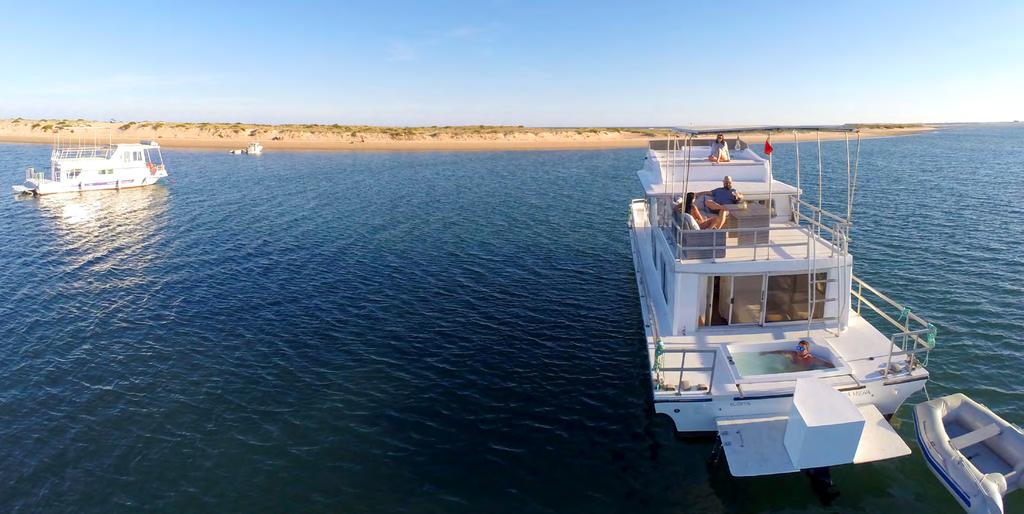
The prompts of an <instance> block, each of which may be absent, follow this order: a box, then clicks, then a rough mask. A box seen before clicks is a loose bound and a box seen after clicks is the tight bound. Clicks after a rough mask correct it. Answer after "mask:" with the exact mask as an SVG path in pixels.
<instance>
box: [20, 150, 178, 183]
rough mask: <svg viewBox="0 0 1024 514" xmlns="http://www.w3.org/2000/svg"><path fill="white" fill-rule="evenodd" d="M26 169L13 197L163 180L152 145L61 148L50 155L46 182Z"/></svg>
mask: <svg viewBox="0 0 1024 514" xmlns="http://www.w3.org/2000/svg"><path fill="white" fill-rule="evenodd" d="M46 175H47V174H46V173H44V172H42V171H37V170H35V169H34V168H28V170H27V171H26V173H25V182H24V183H23V184H18V185H14V186H12V189H13V190H14V192H15V193H17V194H35V195H47V194H54V193H72V192H80V191H93V190H101V189H126V188H130V187H142V186H149V185H153V184H155V183H157V181H158V180H160V179H161V178H164V177H166V176H167V169H166V168H165V167H164V163H163V156H162V155H161V153H160V145H159V144H157V143H156V142H154V141H141V142H139V143H128V144H125V143H119V144H111V143H107V144H99V143H96V142H93V144H81V143H79V144H62V142H61V140H60V139H59V138H58V139H57V140H56V141H55V142H54V145H53V151H52V152H51V153H50V172H49V178H47V176H46Z"/></svg>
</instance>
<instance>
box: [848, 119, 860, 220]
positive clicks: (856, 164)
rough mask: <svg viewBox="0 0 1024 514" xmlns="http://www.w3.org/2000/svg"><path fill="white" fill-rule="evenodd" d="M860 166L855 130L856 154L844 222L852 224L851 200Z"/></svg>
mask: <svg viewBox="0 0 1024 514" xmlns="http://www.w3.org/2000/svg"><path fill="white" fill-rule="evenodd" d="M859 164H860V130H857V153H856V155H855V157H854V159H853V181H852V183H851V187H850V201H849V202H848V203H847V206H848V207H847V210H846V222H847V223H853V199H854V197H855V196H856V194H857V169H858V167H859Z"/></svg>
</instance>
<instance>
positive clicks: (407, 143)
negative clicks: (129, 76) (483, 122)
mask: <svg viewBox="0 0 1024 514" xmlns="http://www.w3.org/2000/svg"><path fill="white" fill-rule="evenodd" d="M929 130H934V127H930V126H925V125H913V126H900V127H892V128H875V127H871V128H863V129H861V137H866V138H874V137H891V136H900V135H908V134H915V133H920V132H925V131H929ZM55 133H59V135H60V137H61V139H62V140H65V139H67V140H68V141H71V142H78V141H79V140H81V141H82V142H91V141H92V140H93V139H94V138H95V139H97V140H98V141H101V142H104V143H106V142H107V141H111V142H114V143H118V142H134V141H139V140H154V141H157V142H159V143H160V144H161V145H162V146H165V147H177V148H216V149H234V148H243V147H245V145H246V144H248V143H249V142H250V141H259V142H261V143H262V144H263V145H264V147H265V148H266V149H267V150H399V151H426V150H452V151H474V150H478V151H483V150H560V149H602V148H630V147H643V146H645V145H646V144H647V142H648V141H650V140H651V139H662V138H665V137H667V136H670V135H671V134H672V133H671V132H670V131H668V130H665V129H656V128H652V129H639V128H600V127H596V128H589V127H587V128H536V127H522V126H454V127H375V126H346V125H254V124H242V123H175V122H159V121H157V122H151V121H145V122H97V121H88V120H29V119H21V118H15V119H5V120H0V142H15V143H46V144H49V143H52V142H53V140H54V137H55ZM741 137H743V138H744V139H745V140H747V141H748V142H750V143H754V142H760V141H763V139H764V137H765V135H764V134H763V133H744V134H742V135H741ZM843 137H844V135H843V134H837V133H822V134H821V138H822V139H823V140H827V139H841V138H843ZM800 138H801V140H802V141H807V140H811V139H813V138H814V134H813V133H805V134H801V135H800ZM773 139H774V140H776V141H779V142H782V143H785V142H792V140H793V137H792V135H791V134H785V135H781V134H777V135H775V136H773Z"/></svg>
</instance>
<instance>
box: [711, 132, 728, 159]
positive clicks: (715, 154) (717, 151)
mask: <svg viewBox="0 0 1024 514" xmlns="http://www.w3.org/2000/svg"><path fill="white" fill-rule="evenodd" d="M708 160H709V161H711V162H729V161H731V160H732V158H730V157H729V144H728V143H726V142H725V134H719V135H718V136H716V137H715V142H714V143H712V144H711V154H710V155H708Z"/></svg>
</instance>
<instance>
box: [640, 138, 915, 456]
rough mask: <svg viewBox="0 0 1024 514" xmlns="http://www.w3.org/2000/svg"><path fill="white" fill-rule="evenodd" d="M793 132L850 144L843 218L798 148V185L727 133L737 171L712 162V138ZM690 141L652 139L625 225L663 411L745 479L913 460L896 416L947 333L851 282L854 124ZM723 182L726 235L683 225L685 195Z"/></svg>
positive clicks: (655, 390)
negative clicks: (734, 196)
mask: <svg viewBox="0 0 1024 514" xmlns="http://www.w3.org/2000/svg"><path fill="white" fill-rule="evenodd" d="M797 129H801V130H803V131H807V130H812V131H817V132H819V136H820V132H826V131H828V132H838V133H840V134H844V133H845V134H846V141H847V144H846V149H847V150H846V153H847V161H846V163H847V167H846V169H844V170H842V171H841V172H840V175H843V174H845V179H846V182H847V184H846V185H847V193H848V194H847V205H846V207H847V209H846V212H844V213H842V214H833V213H830V212H827V211H825V210H824V209H822V206H821V198H822V196H823V195H822V193H821V189H820V187H821V186H820V184H821V180H816V181H814V182H815V183H814V185H813V187H815V188H817V189H818V191H816V192H815V193H816V194H813V195H812V196H814V197H815V201H814V202H813V203H811V202H807V201H805V200H804V199H803V198H802V193H803V191H802V190H801V185H800V164H799V162H800V161H799V148H800V145H799V144H797V158H796V163H797V165H796V166H797V175H796V177H797V183H796V185H790V184H786V183H783V182H781V181H778V180H775V178H774V177H773V174H772V161H771V159H772V158H771V153H770V151H769V149H768V147H767V145H766V148H765V150H766V151H768V152H769V153H768V158H763V157H762V156H761V155H759V154H758V153H756V152H754V151H753V150H752V149H750V148H748V146H747V144H746V143H744V142H743V141H742V140H740V139H739V138H738V137H729V138H727V139H726V140H725V143H726V144H728V147H727V148H728V150H729V156H728V157H727V158H729V160H728V161H725V160H724V159H723V162H712V161H711V160H709V155H710V153H711V148H712V145H713V144H714V142H715V139H714V138H713V136H714V135H715V134H718V133H724V134H726V135H729V134H736V133H739V132H740V131H741V130H742V131H744V132H746V131H751V130H756V131H758V132H763V133H765V134H767V135H766V137H772V135H773V134H774V135H776V136H777V135H779V134H789V135H792V137H794V138H795V137H796V134H797V133H798V132H797ZM678 133H679V137H678V138H675V139H669V140H660V141H652V142H651V143H650V145H649V149H648V151H647V155H646V158H645V160H644V165H643V168H642V169H640V170H639V171H638V172H637V175H638V177H639V179H640V182H641V184H642V186H643V188H644V198H639V199H635V200H633V201H632V204H631V205H630V217H629V227H630V236H631V237H630V241H631V244H632V249H633V261H634V266H635V269H636V279H637V284H638V288H639V296H640V305H641V309H642V312H643V319H644V326H645V331H646V338H647V349H648V354H649V359H650V361H649V362H650V364H651V380H652V384H653V387H652V390H653V400H654V410H655V412H656V413H657V414H664V415H667V416H668V417H670V418H671V419H672V421H673V422H674V424H675V428H676V430H677V431H679V432H684V433H705V434H715V435H716V436H717V437H718V438H719V439H720V442H721V448H722V449H723V450H724V453H725V456H726V458H727V460H728V463H729V468H730V470H731V472H732V474H733V475H735V476H757V475H768V474H776V473H786V472H795V471H798V470H802V469H813V468H822V467H828V466H833V465H839V464H846V463H861V462H870V461H875V460H880V459H886V458H892V457H898V456H902V455H907V454H909V453H910V449H909V447H908V446H907V445H906V443H904V442H903V440H902V439H901V438H900V437H899V435H898V434H897V433H896V432H895V431H894V430H893V428H892V426H891V425H890V424H889V422H888V421H887V420H888V418H889V417H891V415H892V414H893V413H894V412H895V411H896V410H897V409H898V408H899V407H900V405H901V404H903V402H904V401H906V400H907V397H909V396H910V395H911V394H913V393H914V392H916V391H918V390H920V389H922V388H923V387H924V385H925V382H926V381H927V380H928V371H927V370H926V369H925V368H924V366H923V364H924V363H926V361H927V354H928V352H929V351H930V350H931V349H932V348H933V347H934V342H935V328H934V327H933V326H932V325H931V324H929V323H928V322H927V321H925V320H924V319H922V318H921V317H919V316H917V315H916V314H914V313H912V312H910V310H909V309H907V308H905V307H904V306H902V305H900V304H898V303H896V302H895V301H893V300H891V299H890V298H889V297H888V296H886V295H884V294H883V293H881V292H879V291H878V290H876V289H874V288H872V287H871V286H869V285H867V284H866V283H864V282H863V281H862V280H860V279H859V278H858V277H856V276H855V275H854V269H853V266H854V258H853V256H852V255H851V254H850V253H849V251H848V242H849V233H850V227H851V222H850V217H851V214H852V202H853V198H854V196H855V188H856V169H857V162H856V161H851V159H850V155H851V152H850V141H851V139H850V138H854V139H855V140H856V144H857V148H858V152H857V155H859V137H858V136H857V132H856V129H853V128H848V127H845V126H841V127H760V128H757V129H750V128H744V129H731V130H730V129H726V130H722V129H715V130H680V131H679V132H678ZM787 137H788V136H787ZM817 149H818V152H819V153H818V155H817V159H816V160H817V163H816V164H817V166H816V167H815V168H816V169H815V170H814V171H816V172H817V173H816V175H817V177H816V178H823V179H824V180H826V181H827V180H828V177H827V176H824V175H823V174H822V172H821V167H820V166H821V162H822V160H821V158H820V151H821V143H820V140H819V141H818V144H817ZM726 176H730V177H731V180H732V187H733V188H734V189H735V190H736V191H738V192H740V193H742V201H737V202H735V203H728V204H723V205H722V209H721V210H724V211H727V212H728V215H727V216H726V217H725V222H726V224H725V226H723V227H722V228H720V229H717V230H716V229H705V230H685V229H684V228H683V227H682V226H680V224H681V223H682V222H681V219H682V216H681V214H680V213H679V211H676V209H677V207H676V206H677V205H679V202H680V201H681V200H682V199H685V198H686V193H688V192H694V193H700V192H706V191H711V190H714V189H715V188H718V187H722V186H723V179H724V178H725V177H726ZM703 198H704V196H701V195H698V196H697V198H696V199H695V200H696V203H698V204H699V203H700V202H701V201H703ZM691 227H692V225H691ZM873 322H874V324H873ZM876 324H879V326H878V327H876ZM801 341H806V343H804V344H802V343H801ZM803 348H807V349H808V350H809V351H810V353H811V354H812V355H811V356H810V357H808V356H806V355H804V356H801V355H800V354H801V350H802V349H803ZM801 357H803V358H801ZM805 359H806V360H805Z"/></svg>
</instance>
